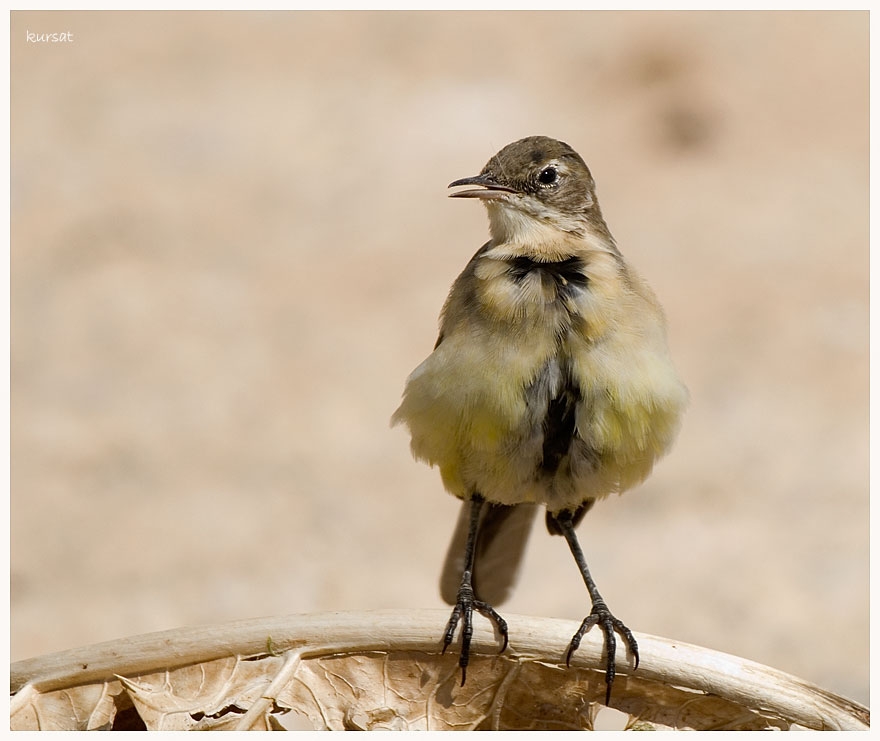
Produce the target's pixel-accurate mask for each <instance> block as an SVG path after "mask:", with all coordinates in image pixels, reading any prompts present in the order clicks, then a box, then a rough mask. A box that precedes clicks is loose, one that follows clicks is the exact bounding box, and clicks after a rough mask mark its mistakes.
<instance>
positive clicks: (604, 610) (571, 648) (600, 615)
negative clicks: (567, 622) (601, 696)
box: [565, 602, 639, 705]
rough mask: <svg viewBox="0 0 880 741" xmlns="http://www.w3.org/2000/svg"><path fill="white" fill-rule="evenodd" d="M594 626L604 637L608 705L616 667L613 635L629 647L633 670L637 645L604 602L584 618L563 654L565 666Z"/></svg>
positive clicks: (606, 699) (615, 640)
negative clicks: (617, 635) (621, 639)
mask: <svg viewBox="0 0 880 741" xmlns="http://www.w3.org/2000/svg"><path fill="white" fill-rule="evenodd" d="M594 625H599V626H600V627H601V628H602V633H603V634H604V636H605V687H606V689H605V704H606V705H608V704H610V702H611V687H612V686H613V684H614V677H615V667H616V663H615V653H616V651H617V638H616V637H615V635H614V633H615V632H617V633H619V634H620V635H621V637H622V638H623V640H624V642H625V643H626V645H627V646H628V647H629V650H630V651H631V652H632V655H633V658H634V659H635V661H634V665H633V669H634V670H635V669H638V667H639V644H638V643H637V642H636V638H635V636H634V635H633V634H632V631H631V630H630V629H629V628H627V627H626V625H624V624H623V621H622V620H619V619H618V618H616V617H614V615H612V614H611V610H609V609H608V606H607V605H606V604H605V603H604V602H598V603H596V604H594V605H593V609H592V610H591V612H590V614H589V615H587V617H586V618H584V621H583V622H582V623H581V627H580V628H578V629H577V632H576V633H575V634H574V636H573V637H572V639H571V643H569V644H568V652H567V653H566V654H565V664H566V666H570V665H571V657H572V655H573V654H574V652H575V651H577V648H578V646H580V645H581V638H583V637H584V635H585V634H586V633H587V632H588V631H589V630H590V628H592V627H593V626H594Z"/></svg>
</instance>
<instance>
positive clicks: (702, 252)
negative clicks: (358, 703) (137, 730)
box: [11, 12, 868, 702]
mask: <svg viewBox="0 0 880 741" xmlns="http://www.w3.org/2000/svg"><path fill="white" fill-rule="evenodd" d="M27 31H33V32H43V33H45V32H50V33H51V32H65V31H69V32H72V34H73V41H72V42H70V43H58V44H45V43H44V44H37V43H28V42H27V39H26V32H27ZM538 133H540V134H547V135H551V136H555V137H558V138H560V139H563V140H565V141H567V142H569V143H570V144H571V145H572V146H574V147H575V149H577V150H578V151H579V152H580V153H581V154H582V155H583V156H584V158H585V159H586V160H587V162H588V163H589V164H590V166H591V168H592V170H593V174H594V175H595V177H596V180H597V182H598V184H599V196H600V200H601V203H602V205H603V208H604V211H605V215H606V217H607V219H608V222H609V225H610V227H611V230H612V232H613V233H614V234H615V236H616V237H617V240H618V242H619V244H620V246H621V248H622V250H623V251H624V253H625V254H626V255H627V256H628V258H629V259H630V260H631V261H632V263H633V264H634V265H636V267H637V268H638V269H639V270H640V272H641V273H642V274H643V275H645V276H646V277H647V278H648V280H649V281H650V282H651V284H652V285H653V286H654V288H655V289H656V291H657V293H658V294H659V296H660V297H661V299H662V301H663V303H664V305H665V307H666V310H667V314H668V318H669V325H670V337H671V344H672V349H673V353H674V356H675V358H676V361H677V364H678V366H679V368H680V371H681V374H682V376H683V377H684V379H685V380H686V382H687V384H688V386H689V387H690V390H691V395H692V401H691V406H690V408H689V410H688V413H687V416H686V419H685V423H684V426H683V429H682V432H681V436H680V438H679V440H678V443H677V445H676V447H675V448H674V450H673V452H672V454H671V455H670V456H669V457H668V458H667V459H666V460H664V461H663V462H662V463H661V464H660V465H659V466H658V468H657V470H656V472H655V474H654V476H653V477H652V478H651V479H649V481H648V482H647V483H646V484H645V485H643V486H642V487H641V488H639V489H638V490H636V491H633V492H631V493H629V494H627V495H626V496H624V497H621V498H615V499H612V500H609V501H607V502H605V503H603V504H602V505H601V506H599V507H597V508H596V509H595V510H594V511H593V512H591V513H590V515H589V516H588V517H587V519H586V520H585V522H584V524H583V525H582V526H581V528H580V533H581V537H582V542H583V544H584V547H585V549H586V552H587V556H588V560H589V562H590V564H591V567H592V570H593V572H594V575H595V576H596V578H597V581H598V583H599V586H600V588H601V589H602V591H603V593H604V595H605V596H606V598H607V599H608V601H609V603H610V604H611V605H612V607H613V609H614V610H615V611H616V613H617V614H618V615H619V616H621V617H622V618H623V619H624V620H625V621H626V622H627V623H628V624H629V625H630V626H631V627H632V628H634V629H635V630H637V631H642V632H646V633H653V634H657V635H665V636H668V637H673V638H676V639H678V640H682V641H687V642H692V643H697V644H702V645H706V646H709V647H711V648H714V649H719V650H723V651H728V652H731V653H735V654H739V655H742V656H745V657H748V658H751V659H753V660H756V661H760V662H763V663H766V664H770V665H773V666H776V667H778V668H780V669H783V670H787V671H790V672H793V673H795V674H797V675H800V676H802V677H804V678H806V679H808V680H812V681H814V682H817V683H819V684H821V685H823V686H825V687H827V688H828V689H831V690H834V691H837V692H840V693H843V694H845V695H848V696H850V697H852V698H854V699H857V700H861V701H863V702H867V699H868V406H867V401H868V15H867V13H865V12H861V13H797V14H795V13H772V14H761V13H715V12H706V13H664V14H653V13H592V12H575V13H566V14H562V13H558V14H554V13H498V14H492V13H467V14H465V13H449V14H418V13H397V14H383V13H327V14H319V13H184V14H169V13H154V14H136V13H57V14H53V13H30V12H28V13H14V14H13V15H12V407H11V408H12V448H11V456H12V458H11V460H12V472H11V478H12V502H11V509H12V530H11V533H12V539H11V545H12V562H11V566H12V574H11V579H12V597H11V609H12V643H11V646H12V658H13V659H20V658H24V657H27V656H30V655H35V654H39V653H45V652H51V651H56V650H60V649H64V648H69V647H73V646H77V645H81V644H88V643H93V642H97V641H103V640H108V639H112V638H116V637H120V636H124V635H132V634H137V633H142V632H147V631H154V630H160V629H165V628H172V627H177V626H182V625H191V624H199V623H206V622H222V621H227V620H232V619H238V618H248V617H258V616H262V615H272V614H284V613H293V612H310V611H318V610H333V609H366V608H378V607H385V608H387V607H391V608H394V607H400V608H404V607H439V606H440V600H439V596H438V591H437V584H436V582H437V576H438V572H439V568H440V563H441V561H442V558H443V555H444V551H445V548H446V542H447V538H448V537H449V534H450V532H451V529H452V525H453V522H454V520H455V517H456V512H457V503H456V502H455V500H453V499H452V498H451V497H449V496H448V495H446V494H445V493H444V492H443V490H442V487H441V484H440V479H439V475H438V474H437V472H436V471H432V470H430V469H428V468H426V467H424V466H422V465H421V464H417V463H415V462H413V461H412V460H411V458H410V456H409V452H408V441H407V438H406V435H405V433H404V432H403V431H402V430H400V429H395V430H391V429H389V426H388V419H389V417H390V415H391V412H392V411H393V410H394V408H395V407H396V405H397V402H398V399H399V395H400V391H401V389H402V386H403V381H404V379H405V377H406V375H407V374H408V373H409V371H410V370H411V369H412V368H413V367H414V366H415V365H416V364H417V363H418V362H420V361H421V360H422V358H423V357H424V356H425V355H426V354H427V353H428V352H429V351H430V349H431V347H432V345H433V343H434V340H435V333H436V320H437V314H438V312H439V309H440V306H441V304H442V301H443V299H444V297H445V295H446V291H447V290H448V287H449V285H450V283H451V282H452V280H453V278H454V277H455V276H456V275H457V273H458V271H459V270H460V269H461V268H462V266H463V265H464V263H465V262H466V261H467V259H468V258H469V257H470V256H471V254H472V253H473V252H474V251H475V250H476V249H477V247H479V246H480V244H481V243H482V241H483V240H484V238H485V235H486V221H485V214H484V213H483V211H482V209H481V208H480V207H479V206H478V205H477V204H475V203H469V202H468V203H465V202H457V201H450V200H448V199H447V198H446V184H447V183H449V182H450V181H452V180H453V179H456V178H459V177H464V176H467V175H473V174H476V173H477V172H478V171H479V170H480V169H481V167H482V166H483V164H484V163H485V161H486V160H487V159H488V158H489V157H490V156H491V155H492V154H493V153H494V152H495V151H496V150H498V149H499V148H500V147H501V146H503V145H504V144H507V143H508V142H510V141H512V140H514V139H517V138H520V137H522V136H525V135H529V134H538ZM587 607H588V605H587V597H586V594H585V593H584V590H583V588H582V585H581V584H580V582H579V579H578V576H577V573H576V571H575V567H574V564H573V563H572V560H571V558H570V556H569V554H568V552H567V550H566V547H565V544H564V542H563V541H562V540H561V539H559V538H553V539H551V538H550V537H549V536H547V535H546V533H544V532H543V530H536V531H535V534H534V538H533V542H532V545H531V549H530V553H529V558H528V562H527V565H526V569H525V572H524V574H523V578H522V581H521V583H520V586H519V588H518V590H517V593H516V595H515V597H514V598H513V599H512V600H511V602H510V603H509V604H508V605H506V607H505V610H502V612H504V611H507V612H516V613H526V614H534V615H548V616H555V617H566V618H572V619H580V618H581V617H583V615H584V614H585V611H586V610H587ZM437 627H438V639H439V635H440V630H441V628H442V626H440V625H438V626H437Z"/></svg>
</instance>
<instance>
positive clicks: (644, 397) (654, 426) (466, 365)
mask: <svg viewBox="0 0 880 741" xmlns="http://www.w3.org/2000/svg"><path fill="white" fill-rule="evenodd" d="M462 186H464V187H465V189H464V190H457V191H455V192H453V193H451V194H450V197H452V198H458V199H462V198H464V199H477V200H479V201H481V202H482V203H483V204H484V205H485V207H486V209H487V212H488V217H489V237H490V238H489V241H487V242H486V243H485V244H484V245H483V246H482V247H480V249H479V250H477V252H476V254H474V256H473V257H472V258H471V259H470V261H469V262H468V263H467V265H466V266H465V268H464V270H463V271H462V272H461V274H460V275H459V276H458V278H457V279H456V280H455V281H454V283H453V284H452V288H451V289H450V292H449V295H448V297H447V299H446V301H445V303H444V305H443V308H442V311H441V314H440V331H439V336H438V338H437V341H436V344H435V345H434V349H433V351H432V352H431V353H430V355H428V357H427V358H426V359H425V360H424V361H423V362H422V363H421V364H420V365H418V366H417V367H416V368H415V370H414V371H413V372H412V373H411V374H410V375H409V377H408V378H407V380H406V383H405V386H404V391H403V397H402V401H401V403H400V406H399V407H398V409H397V410H396V411H395V412H394V414H393V416H392V424H393V425H400V424H402V425H405V426H406V427H407V428H408V430H409V433H410V438H411V442H410V447H411V451H412V454H413V456H414V457H415V458H416V459H417V460H420V461H424V462H426V463H428V464H429V465H431V466H432V467H433V466H437V467H438V468H439V471H440V476H441V478H442V482H443V485H444V487H445V488H446V489H447V490H448V491H449V492H450V493H451V494H453V495H454V496H456V497H458V498H459V499H461V500H462V502H463V503H462V507H461V512H460V516H459V519H458V524H457V526H456V531H455V534H454V535H453V538H452V542H451V544H450V549H449V552H448V555H447V558H446V563H445V566H444V570H443V574H442V576H441V594H442V596H443V598H444V599H445V600H446V601H447V602H449V603H450V604H451V605H453V610H452V613H451V615H450V618H449V621H448V623H447V625H446V629H445V631H444V633H443V652H444V653H445V651H446V650H447V649H448V648H449V646H450V645H451V644H452V643H453V640H454V637H455V633H456V630H457V628H458V625H459V623H461V643H460V654H459V662H458V663H459V667H460V669H461V684H462V685H464V683H465V680H466V677H467V667H468V664H469V662H470V645H471V639H472V635H473V614H474V612H477V613H478V614H481V615H483V616H484V617H485V618H487V619H488V620H489V621H490V622H491V623H493V624H494V627H495V629H496V630H497V633H498V635H499V636H500V641H501V644H502V645H501V649H500V650H501V652H503V651H504V650H505V649H506V648H507V645H508V628H507V623H506V621H505V620H504V619H503V618H502V617H501V615H500V614H499V613H498V612H497V611H496V610H495V606H494V605H497V604H500V603H501V602H503V600H504V599H505V598H506V597H507V596H508V594H509V592H510V590H511V589H512V587H513V584H514V582H515V580H516V576H517V572H518V570H519V564H520V561H521V559H522V557H523V554H524V551H525V547H526V542H527V540H528V537H529V533H530V531H531V529H532V528H531V525H532V522H533V520H534V519H535V517H536V516H537V513H538V512H539V511H540V509H541V507H542V506H543V507H544V509H545V520H546V526H547V529H548V531H549V532H550V534H553V535H561V536H563V537H564V538H565V540H566V541H567V544H568V546H569V549H570V551H571V553H572V555H573V557H574V559H575V563H576V565H577V567H578V570H579V572H580V576H581V577H582V579H583V581H584V584H585V585H586V588H587V592H588V596H589V598H590V601H591V609H590V612H589V614H588V615H587V616H586V617H585V618H584V620H583V621H582V623H581V625H580V627H579V628H578V630H577V631H576V632H575V634H574V636H573V637H572V638H571V641H570V642H569V646H568V650H567V653H566V656H565V661H566V665H570V662H571V658H572V655H573V654H574V652H575V651H576V650H577V648H578V646H579V645H580V642H581V639H582V637H583V636H584V634H585V633H586V632H587V631H588V630H590V629H591V628H593V627H594V626H596V625H598V626H599V628H600V629H601V631H602V633H603V636H604V647H605V652H606V657H605V665H604V669H605V689H606V693H605V703H606V705H607V704H609V703H610V699H611V690H612V686H613V683H614V678H615V674H616V663H615V648H616V636H615V633H617V634H619V635H620V636H621V637H622V638H623V640H624V642H625V643H626V645H627V647H628V648H629V651H630V653H631V655H632V658H633V662H634V663H633V670H634V671H635V670H636V669H637V668H638V662H639V653H638V643H637V641H636V639H635V637H634V635H633V633H632V631H631V630H630V629H629V628H628V627H627V626H626V625H625V624H624V623H623V622H622V621H621V620H620V619H618V618H617V617H616V616H615V615H614V614H613V613H612V612H611V610H610V609H609V608H608V605H607V603H606V602H605V600H604V599H603V598H602V596H601V594H600V592H599V590H598V589H597V587H596V583H595V581H594V579H593V577H592V575H591V573H590V570H589V568H588V566H587V561H586V558H585V556H584V552H583V550H582V548H581V546H580V543H579V540H578V538H577V535H576V533H575V528H576V526H577V525H578V524H579V523H580V522H581V520H582V519H583V517H584V515H585V514H586V513H587V511H588V510H589V509H590V508H591V507H592V506H593V504H594V503H595V502H596V501H598V500H599V499H602V498H604V497H606V496H608V495H609V494H612V493H621V492H624V491H626V490H627V489H630V488H632V487H633V486H635V485H637V484H639V483H640V482H642V481H643V480H644V479H645V478H646V477H647V476H648V475H649V474H650V472H651V470H652V468H653V466H654V464H655V462H656V461H657V460H658V459H659V458H660V457H661V456H662V455H664V454H665V453H666V452H667V451H668V449H669V447H670V446H671V444H672V442H673V440H674V438H675V437H676V434H677V432H678V428H679V426H680V420H681V416H682V412H683V411H684V408H685V407H686V405H687V402H688V392H687V389H686V388H685V386H684V385H683V383H682V381H681V380H680V378H679V376H678V373H677V371H676V369H675V367H674V365H673V362H672V360H671V357H670V353H669V349H668V342H667V332H666V320H665V316H664V312H663V309H662V308H661V306H660V303H659V302H658V300H657V298H656V297H655V295H654V292H653V291H652V290H651V288H650V287H649V286H648V284H647V283H646V282H645V281H644V280H643V279H642V278H641V277H640V276H639V275H638V274H637V273H636V272H635V270H634V269H633V268H632V267H631V266H630V265H629V263H628V262H627V261H626V260H625V259H624V257H623V255H622V254H621V252H620V250H619V249H618V247H617V245H616V242H615V240H614V238H613V237H612V235H611V232H610V231H609V229H608V226H607V225H606V223H605V219H604V218H603V216H602V211H601V209H600V207H599V203H598V200H597V198H596V184H595V181H594V179H593V176H592V174H591V172H590V170H589V168H588V167H587V165H586V163H585V162H584V160H583V159H582V158H581V156H580V155H579V154H578V153H577V152H576V151H575V150H574V149H572V147H571V146H569V145H568V144H566V143H565V142H562V141H559V140H556V139H553V138H550V137H546V136H529V137H526V138H523V139H520V140H518V141H515V142H513V143H511V144H508V145H507V146H505V147H504V148H503V149H501V150H500V151H499V152H498V153H497V154H495V155H494V156H493V157H492V158H491V159H490V160H489V161H488V162H487V163H486V165H485V167H484V168H483V169H482V171H481V172H480V174H479V175H476V176H473V177H466V178H462V179H459V180H455V181H453V182H452V183H450V185H449V186H448V187H450V188H461V187H462ZM493 603H494V605H493Z"/></svg>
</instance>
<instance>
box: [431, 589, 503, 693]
mask: <svg viewBox="0 0 880 741" xmlns="http://www.w3.org/2000/svg"><path fill="white" fill-rule="evenodd" d="M474 610H476V611H477V612H479V613H480V614H481V615H483V616H484V617H486V618H487V619H489V620H490V621H491V622H493V623H494V624H495V627H496V628H497V629H498V632H499V633H500V634H501V637H502V639H503V643H502V645H501V650H500V651H499V652H498V653H503V652H504V649H505V648H507V622H506V621H505V620H504V618H503V617H501V615H499V614H498V613H497V612H496V611H495V609H494V608H493V607H492V606H491V605H490V604H488V603H486V602H483V601H482V600H478V599H477V598H476V596H475V595H474V590H473V588H472V587H471V585H470V584H469V583H467V582H463V583H462V585H461V588H460V589H459V590H458V600H457V601H456V603H455V607H454V608H453V609H452V615H450V616H449V622H448V623H447V624H446V633H445V634H444V636H443V653H446V649H447V648H449V646H450V644H451V643H452V639H453V638H454V637H455V629H456V627H457V626H458V622H459V620H461V621H462V627H461V653H460V654H459V658H458V665H459V666H460V667H461V684H462V685H464V680H465V678H466V677H467V667H468V663H469V662H470V657H471V638H472V637H473V634H474V626H473V615H474Z"/></svg>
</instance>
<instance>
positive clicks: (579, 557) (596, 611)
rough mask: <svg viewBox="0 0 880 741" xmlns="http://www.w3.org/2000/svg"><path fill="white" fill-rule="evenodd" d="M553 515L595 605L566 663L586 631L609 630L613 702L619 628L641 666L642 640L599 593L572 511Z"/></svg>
mask: <svg viewBox="0 0 880 741" xmlns="http://www.w3.org/2000/svg"><path fill="white" fill-rule="evenodd" d="M553 519H554V520H555V521H556V524H557V525H558V526H559V529H560V531H561V532H562V534H563V535H564V536H565V539H566V540H567V541H568V547H569V548H570V549H571V554H572V555H573V556H574V560H575V561H576V562H577V565H578V568H579V569H580V572H581V576H582V577H583V578H584V584H586V585H587V591H588V592H589V593H590V600H591V601H592V603H593V609H592V610H591V611H590V614H589V615H587V617H586V618H584V621H583V622H582V623H581V627H580V628H578V629H577V632H576V633H575V634H574V637H572V639H571V643H569V645H568V652H567V653H566V654H565V663H566V665H570V663H571V657H572V654H574V652H575V651H576V650H577V648H578V646H580V643H581V638H583V637H584V634H585V633H586V632H587V631H588V630H590V628H592V627H593V626H594V625H598V626H599V627H601V628H602V632H603V633H604V634H605V654H606V656H605V688H606V689H605V704H606V705H608V704H609V703H610V702H611V687H612V685H613V684H614V673H615V661H614V654H615V651H616V648H617V639H616V638H615V635H614V633H615V631H617V632H618V633H620V635H621V636H622V637H623V640H624V641H625V642H626V644H627V646H629V650H630V651H632V654H633V657H634V658H635V663H634V666H633V669H637V668H638V666H639V646H638V643H636V639H635V636H633V634H632V631H631V630H630V629H629V628H627V627H626V625H624V624H623V622H622V621H621V620H619V619H618V618H616V617H614V615H612V614H611V610H609V609H608V605H606V604H605V600H603V599H602V595H601V594H599V590H598V589H597V588H596V582H594V581H593V577H592V576H590V570H589V568H587V561H586V559H585V558H584V552H583V551H582V550H581V546H580V543H578V539H577V535H575V532H574V524H573V522H572V515H571V513H570V512H560V513H558V514H557V515H555V516H553Z"/></svg>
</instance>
